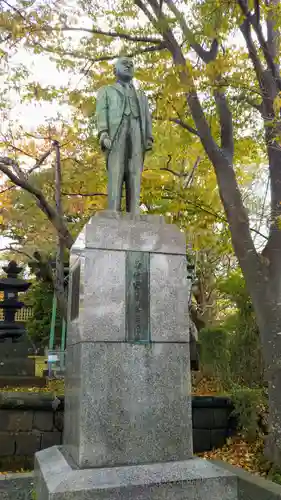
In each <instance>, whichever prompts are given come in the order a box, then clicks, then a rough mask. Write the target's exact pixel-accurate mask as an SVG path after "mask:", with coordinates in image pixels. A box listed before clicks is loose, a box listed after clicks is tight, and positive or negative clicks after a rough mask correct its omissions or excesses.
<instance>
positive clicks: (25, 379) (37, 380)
mask: <svg viewBox="0 0 281 500" xmlns="http://www.w3.org/2000/svg"><path fill="white" fill-rule="evenodd" d="M45 385H46V378H45V377H32V376H16V375H14V376H13V375H6V376H2V377H1V376H0V388H1V387H7V386H8V387H44V386H45Z"/></svg>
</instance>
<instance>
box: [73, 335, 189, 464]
mask: <svg viewBox="0 0 281 500" xmlns="http://www.w3.org/2000/svg"><path fill="white" fill-rule="evenodd" d="M188 366H189V345H188V344H168V343H163V344H146V345H139V344H131V343H108V342H105V343H89V342H88V343H84V344H80V345H73V346H70V347H68V355H67V376H66V389H65V390H66V393H65V404H66V407H65V429H64V431H65V432H64V445H65V447H66V449H67V450H68V451H69V453H70V454H71V455H72V457H73V459H74V461H75V462H76V463H77V465H78V466H79V467H82V468H83V467H103V466H111V465H124V464H139V463H149V462H162V461H173V460H184V459H187V458H190V457H191V456H192V425H191V398H190V393H191V385H190V371H189V369H188Z"/></svg>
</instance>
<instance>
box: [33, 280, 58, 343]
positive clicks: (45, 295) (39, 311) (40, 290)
mask: <svg viewBox="0 0 281 500" xmlns="http://www.w3.org/2000/svg"><path fill="white" fill-rule="evenodd" d="M52 303H53V286H52V284H51V283H48V282H44V281H34V282H33V283H32V285H31V287H30V288H29V290H28V292H27V294H26V298H25V304H26V305H29V306H30V307H32V316H31V317H30V318H29V319H28V320H27V322H26V329H27V332H28V335H29V336H30V337H31V338H32V340H33V341H34V342H35V344H37V345H47V344H48V339H49V336H50V325H51V316H52ZM60 331H61V317H60V314H59V311H57V317H56V332H55V333H56V335H55V338H56V337H57V339H59V338H60Z"/></svg>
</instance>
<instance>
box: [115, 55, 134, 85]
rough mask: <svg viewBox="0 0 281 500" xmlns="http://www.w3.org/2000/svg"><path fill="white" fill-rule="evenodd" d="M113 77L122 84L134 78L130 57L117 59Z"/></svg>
mask: <svg viewBox="0 0 281 500" xmlns="http://www.w3.org/2000/svg"><path fill="white" fill-rule="evenodd" d="M115 75H116V76H117V78H118V80H121V81H122V82H130V81H131V80H132V78H133V76H134V63H133V61H132V59H131V58H130V57H119V59H117V61H116V64H115Z"/></svg>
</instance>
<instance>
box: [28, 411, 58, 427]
mask: <svg viewBox="0 0 281 500" xmlns="http://www.w3.org/2000/svg"><path fill="white" fill-rule="evenodd" d="M53 421H54V417H53V412H51V411H50V412H48V413H47V412H46V411H35V412H34V416H33V425H32V428H33V429H38V430H39V431H51V430H52V429H53V427H54V422H53Z"/></svg>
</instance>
